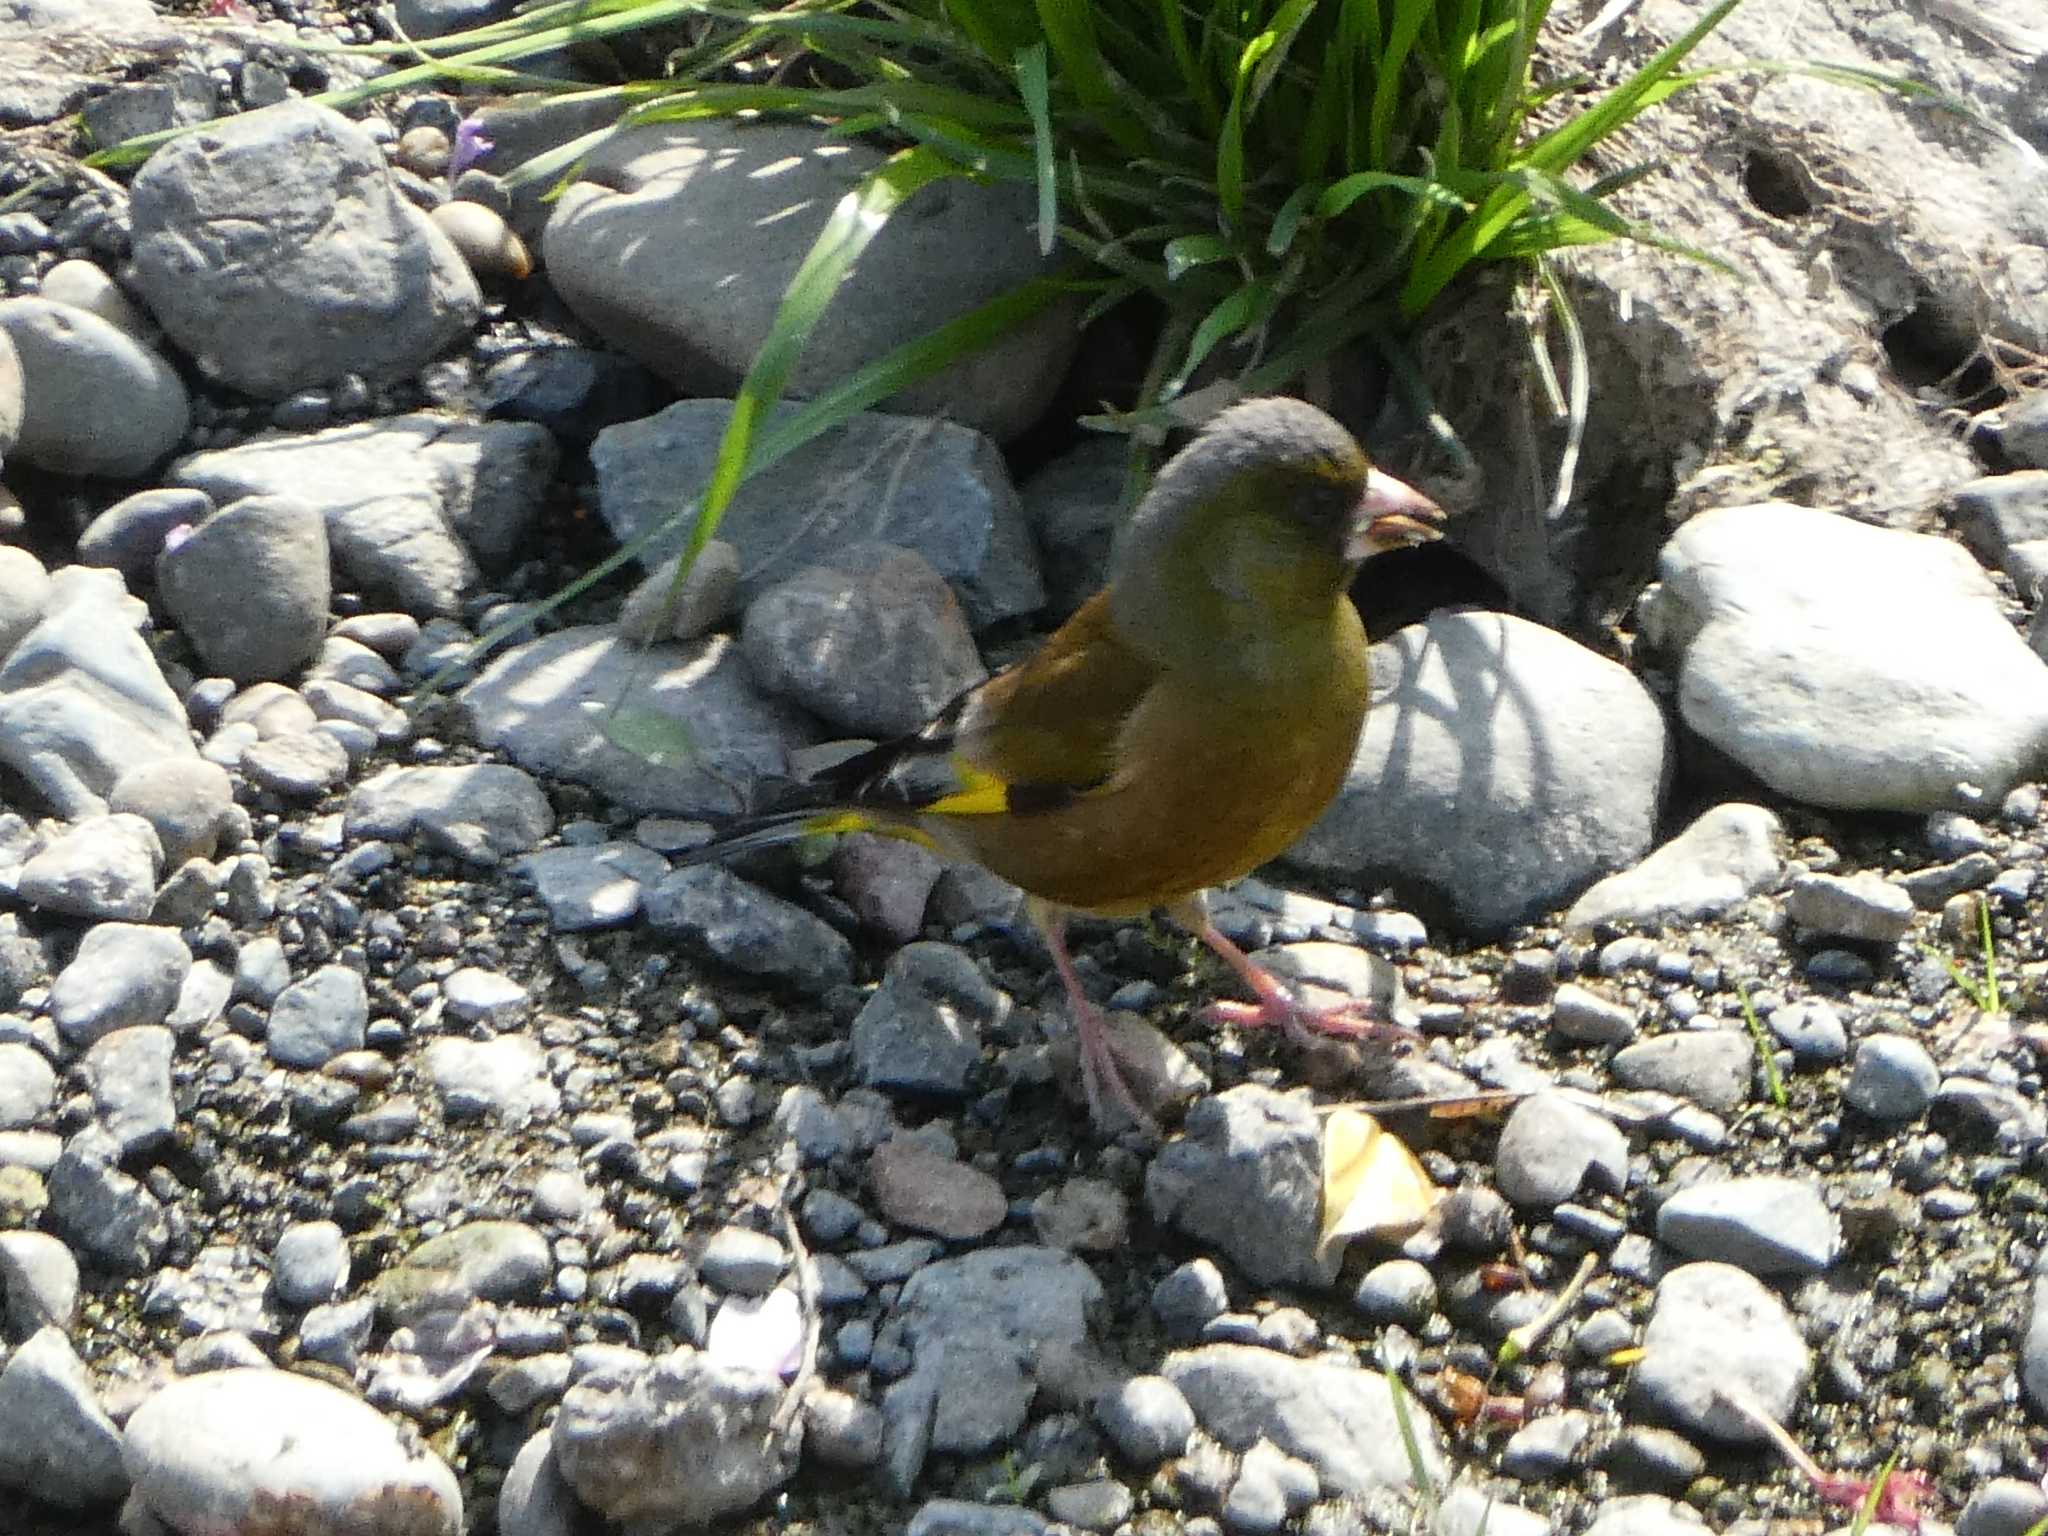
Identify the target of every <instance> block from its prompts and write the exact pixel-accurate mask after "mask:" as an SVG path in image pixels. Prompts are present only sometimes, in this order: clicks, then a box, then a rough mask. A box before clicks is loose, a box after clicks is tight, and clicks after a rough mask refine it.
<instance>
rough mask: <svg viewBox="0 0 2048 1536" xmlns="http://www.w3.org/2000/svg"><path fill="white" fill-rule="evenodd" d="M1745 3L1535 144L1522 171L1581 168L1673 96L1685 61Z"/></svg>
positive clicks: (1724, 7)
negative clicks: (1595, 150) (1672, 81)
mask: <svg viewBox="0 0 2048 1536" xmlns="http://www.w3.org/2000/svg"><path fill="white" fill-rule="evenodd" d="M1741 3H1742V0H1720V3H1719V4H1717V5H1716V6H1715V7H1714V8H1713V9H1712V10H1710V11H1708V12H1707V13H1706V15H1704V16H1702V17H1701V18H1700V19H1699V20H1698V21H1696V22H1694V23H1693V24H1692V26H1690V27H1688V28H1687V29H1686V30H1685V32H1684V33H1683V34H1682V35H1681V36H1680V37H1679V38H1678V39H1677V40H1676V41H1674V42H1672V43H1670V44H1669V45H1667V46H1666V47H1664V48H1662V49H1660V50H1658V52H1657V55H1656V57H1655V58H1653V59H1651V60H1650V62H1649V63H1647V64H1645V65H1644V66H1643V67H1642V68H1641V69H1639V70H1637V71H1636V72H1635V73H1634V74H1633V75H1631V76H1629V77H1628V79H1626V80H1624V81H1623V82H1622V83H1621V84H1620V85H1617V86H1616V87H1615V88H1614V89H1613V90H1611V91H1609V92H1608V93H1607V94H1606V95H1605V96H1603V97H1601V98H1600V99H1599V100H1598V101H1596V102H1595V103H1593V105H1592V106H1590V107H1588V108H1586V110H1585V111H1583V112H1580V113H1578V114H1577V115H1576V116H1573V117H1571V118H1568V119H1567V120H1566V121H1564V122H1562V123H1560V124H1559V125H1558V126H1557V127H1555V128H1553V129H1552V130H1551V131H1550V132H1549V133H1546V134H1544V135H1543V136H1542V137H1541V138H1539V139H1537V140H1536V141H1535V142H1534V143H1532V144H1530V145H1529V146H1528V148H1526V149H1525V150H1524V151H1523V152H1522V154H1521V155H1520V156H1519V157H1518V158H1519V161H1520V163H1521V164H1523V165H1528V166H1531V167H1533V168H1534V169H1536V170H1539V171H1550V172H1552V173H1555V172H1558V171H1562V170H1565V169H1567V168H1568V167H1570V166H1574V165H1576V164H1578V162H1579V159H1580V157H1581V156H1583V155H1584V154H1585V153H1586V151H1587V150H1589V149H1591V148H1592V147H1593V146H1594V145H1595V144H1597V143H1599V142H1600V141H1601V140H1602V139H1604V138H1607V137H1608V136H1609V135H1611V134H1612V133H1613V132H1614V131H1615V130H1616V129H1618V128H1620V127H1622V126H1623V125H1624V124H1625V123H1627V122H1628V121H1629V120H1630V119H1631V118H1633V117H1635V116H1636V114H1637V113H1639V112H1641V111H1642V110H1643V109H1644V108H1645V107H1647V106H1650V105H1653V104H1654V103H1655V102H1657V101H1661V100H1662V99H1664V96H1666V95H1669V94H1670V92H1669V91H1668V90H1665V91H1662V92H1661V93H1660V91H1659V89H1658V88H1659V87H1661V86H1664V85H1665V84H1666V82H1667V79H1668V78H1669V77H1670V76H1671V75H1673V74H1675V73H1676V72H1677V69H1678V66H1679V65H1680V64H1682V63H1684V62H1685V59H1686V56H1687V55H1688V54H1690V53H1691V52H1692V51H1693V49H1695V48H1697V47H1698V46H1699V45H1700V44H1701V43H1702V42H1704V41H1706V38H1707V35H1708V34H1709V33H1711V32H1712V31H1713V30H1714V29H1715V28H1716V27H1718V26H1720V25H1721V23H1722V22H1724V21H1726V20H1727V19H1728V15H1729V13H1730V12H1731V11H1733V10H1734V9H1735V7H1736V6H1738V5H1740V4H1741Z"/></svg>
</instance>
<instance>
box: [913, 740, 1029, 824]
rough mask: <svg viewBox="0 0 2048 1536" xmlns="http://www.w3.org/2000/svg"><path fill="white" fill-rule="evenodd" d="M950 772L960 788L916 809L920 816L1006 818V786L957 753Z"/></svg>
mask: <svg viewBox="0 0 2048 1536" xmlns="http://www.w3.org/2000/svg"><path fill="white" fill-rule="evenodd" d="M952 767H953V772H954V773H955V774H956V775H958V777H959V780H960V787H959V788H958V789H956V790H954V791H953V792H952V793H951V794H949V795H946V796H943V797H942V798H940V799H937V800H934V801H933V802H932V803H931V804H930V805H925V806H920V807H918V813H919V814H920V815H923V816H1006V815H1008V814H1009V812H1010V786H1009V785H1007V784H1005V783H1004V782H1003V781H1002V780H1001V779H999V778H997V777H996V776H995V775H994V774H992V773H990V772H989V771H988V770H987V769H985V768H977V767H975V766H974V765H973V764H972V763H970V762H968V761H967V759H965V758H964V757H961V756H960V755H959V754H958V753H955V754H954V755H953V763H952Z"/></svg>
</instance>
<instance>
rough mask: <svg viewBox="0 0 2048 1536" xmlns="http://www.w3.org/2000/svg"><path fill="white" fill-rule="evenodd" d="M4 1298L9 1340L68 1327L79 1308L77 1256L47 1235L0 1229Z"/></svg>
mask: <svg viewBox="0 0 2048 1536" xmlns="http://www.w3.org/2000/svg"><path fill="white" fill-rule="evenodd" d="M0 1296H4V1297H5V1298H6V1300H7V1313H6V1319H7V1336H8V1337H9V1338H10V1339H14V1340H17V1341H20V1340H25V1339H27V1338H28V1337H29V1336H30V1335H32V1334H34V1333H36V1332H37V1331H38V1330H40V1329H43V1328H60V1329H68V1328H69V1327H70V1326H71V1321H72V1317H73V1315H74V1314H75V1313H76V1312H77V1310H78V1260H76V1259H74V1258H73V1257H72V1256H71V1250H70V1249H69V1248H66V1247H65V1246H64V1245H63V1244H62V1243H61V1242H59V1241H58V1240H57V1239H56V1238H54V1237H51V1236H49V1235H48V1234H47V1233H43V1232H0Z"/></svg>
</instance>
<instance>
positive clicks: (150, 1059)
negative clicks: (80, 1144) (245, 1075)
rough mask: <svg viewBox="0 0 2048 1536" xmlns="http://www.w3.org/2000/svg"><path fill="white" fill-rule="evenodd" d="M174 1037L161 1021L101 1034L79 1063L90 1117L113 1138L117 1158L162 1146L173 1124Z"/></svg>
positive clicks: (174, 1114)
mask: <svg viewBox="0 0 2048 1536" xmlns="http://www.w3.org/2000/svg"><path fill="white" fill-rule="evenodd" d="M175 1043H176V1042H175V1040H174V1038H173V1037H172V1035H171V1032H170V1031H169V1030H168V1029H165V1028H164V1027H163V1026H162V1025H160V1024H138V1025H136V1026H134V1027H133V1028H131V1029H117V1030H115V1031H114V1032H113V1033H112V1034H109V1035H103V1036H101V1037H100V1038H99V1039H98V1040H95V1041H94V1042H93V1044H92V1045H91V1046H90V1047H89V1048H88V1049H87V1051H86V1053H85V1055H84V1057H83V1058H82V1060H81V1061H80V1063H79V1065H80V1067H81V1069H82V1070H83V1072H84V1075H85V1085H86V1088H87V1090H88V1091H89V1092H90V1093H91V1094H92V1107H93V1118H94V1119H95V1120H96V1121H98V1122H99V1127H100V1129H101V1130H102V1131H104V1132H106V1134H107V1136H108V1137H109V1138H110V1139H111V1140H112V1141H113V1143H114V1145H115V1148H116V1152H115V1155H116V1156H117V1157H127V1156H129V1155H130V1154H132V1153H138V1152H149V1151H153V1150H155V1149H156V1148H158V1147H160V1146H162V1145H163V1144H164V1143H165V1142H167V1141H169V1140H170V1138H171V1132H172V1131H173V1130H175V1129H176V1128H177V1124H178V1109H177V1105H176V1104H175V1103H174V1102H173V1101H172V1098H171V1051H172V1048H173V1046H174V1045H175Z"/></svg>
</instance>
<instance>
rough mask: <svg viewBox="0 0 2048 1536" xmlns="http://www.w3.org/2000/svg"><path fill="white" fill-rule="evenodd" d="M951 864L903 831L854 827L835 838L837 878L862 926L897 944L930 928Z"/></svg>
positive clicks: (834, 875) (834, 878) (842, 894)
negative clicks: (930, 913) (927, 919)
mask: <svg viewBox="0 0 2048 1536" xmlns="http://www.w3.org/2000/svg"><path fill="white" fill-rule="evenodd" d="M945 869H946V864H945V861H944V860H943V859H941V858H940V857H939V856H938V855H937V854H935V853H933V852H932V851H931V850H930V849H927V848H921V847H919V846H918V845H917V844H916V843H912V842H906V841H905V840H904V839H902V838H900V837H883V836H881V835H879V834H877V833H871V832H850V833H846V834H843V835H842V836H840V837H838V838H836V839H834V841H833V844H832V883H833V885H834V886H835V887H836V888H837V889H838V892H839V895H840V897H841V898H842V899H843V900H844V901H845V902H846V904H847V905H848V906H849V907H851V908H852V909H853V913H854V916H856V917H858V918H859V919H860V921H861V926H862V927H863V928H866V929H868V930H869V931H870V932H873V933H876V934H879V935H880V936H881V937H882V938H884V939H886V940H888V941H889V942H890V943H892V944H899V945H900V944H908V943H909V942H910V941H911V940H912V939H914V938H916V937H917V936H918V935H919V934H920V933H922V932H923V931H924V916H925V910H926V908H927V907H929V906H930V905H931V896H932V891H933V890H934V889H935V888H936V887H937V885H938V883H939V879H940V877H941V876H942V875H943V874H944V872H945Z"/></svg>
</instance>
